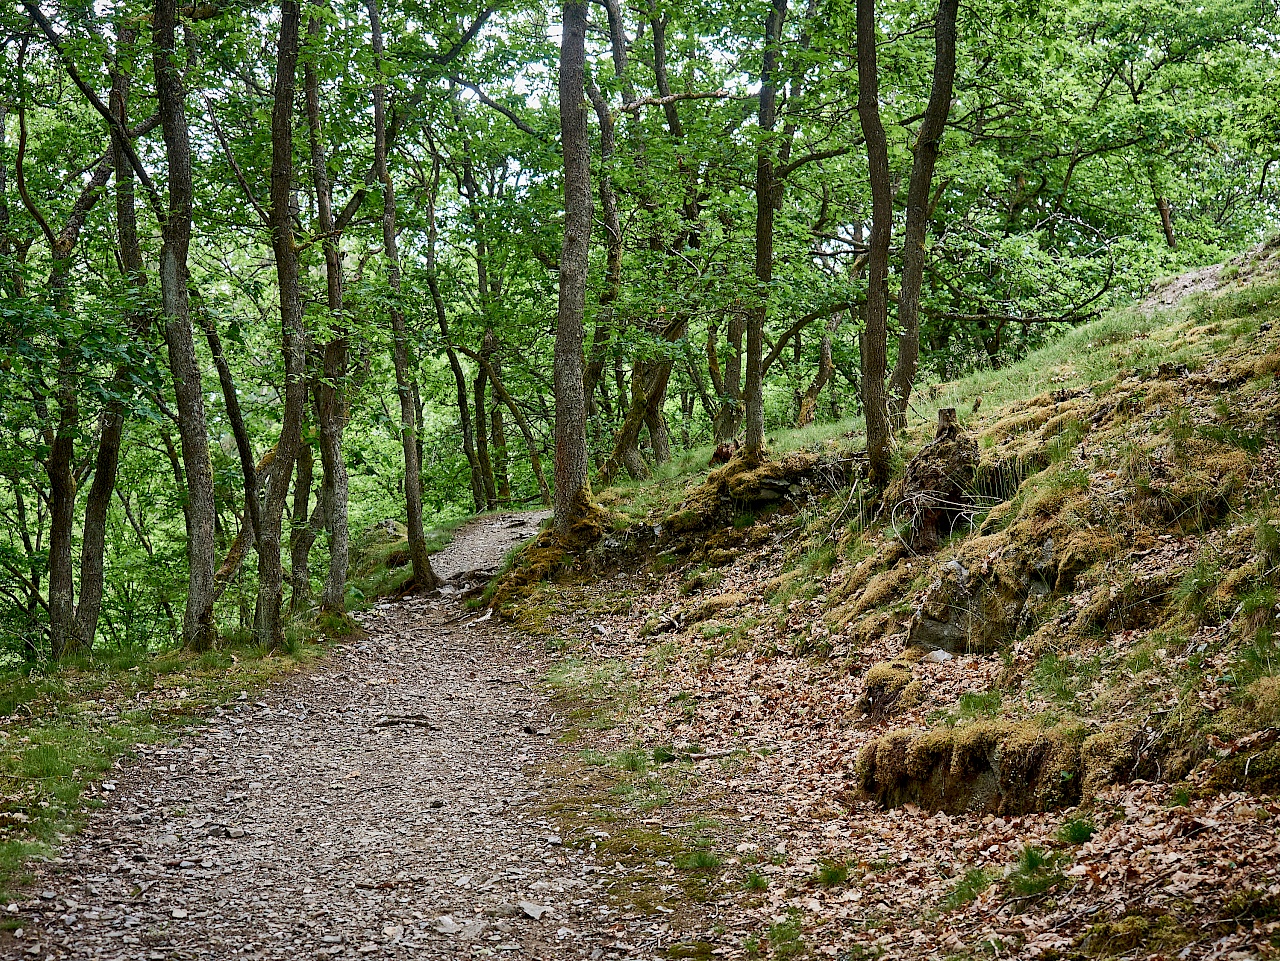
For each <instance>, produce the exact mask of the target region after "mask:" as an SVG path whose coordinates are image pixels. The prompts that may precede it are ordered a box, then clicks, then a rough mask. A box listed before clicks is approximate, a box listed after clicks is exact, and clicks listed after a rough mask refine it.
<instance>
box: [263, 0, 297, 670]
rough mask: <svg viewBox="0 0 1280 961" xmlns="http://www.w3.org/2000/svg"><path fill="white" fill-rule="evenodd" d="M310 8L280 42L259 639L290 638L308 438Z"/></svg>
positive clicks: (290, 16) (284, 10) (287, 15)
mask: <svg viewBox="0 0 1280 961" xmlns="http://www.w3.org/2000/svg"><path fill="white" fill-rule="evenodd" d="M301 21H302V7H301V5H300V4H299V3H298V0H284V2H283V3H282V4H281V6H280V42H279V47H278V51H277V58H276V80H275V96H274V99H275V103H274V107H273V109H272V114H271V209H270V211H269V214H270V223H271V248H272V251H273V252H274V253H275V261H276V282H277V285H278V286H279V289H280V342H281V351H282V353H283V354H284V377H285V384H284V413H283V416H282V422H281V425H280V440H279V442H278V443H277V444H276V458H275V461H274V462H272V464H271V470H270V472H269V474H268V475H267V496H266V500H265V501H264V503H263V505H262V513H261V524H262V526H261V528H260V529H259V531H258V612H257V623H256V624H255V627H254V635H255V637H256V638H257V641H258V643H259V644H261V645H262V646H263V647H267V648H279V647H281V646H282V645H283V644H284V626H283V619H282V617H281V608H282V606H283V603H284V565H283V564H282V562H281V556H280V554H281V539H282V530H281V528H282V527H283V522H284V507H285V503H286V501H287V500H288V496H289V477H290V475H291V474H292V473H293V464H294V458H295V457H296V456H297V452H298V446H299V443H300V441H301V438H302V416H303V411H304V410H305V409H306V403H307V381H306V335H305V332H304V330H303V326H302V282H301V277H300V275H299V266H298V248H297V246H296V245H295V243H294V238H293V216H292V214H291V213H290V210H289V206H290V201H291V200H292V198H293V100H294V92H295V87H296V83H295V75H296V72H297V66H298V50H299V32H300V31H299V27H300V24H301Z"/></svg>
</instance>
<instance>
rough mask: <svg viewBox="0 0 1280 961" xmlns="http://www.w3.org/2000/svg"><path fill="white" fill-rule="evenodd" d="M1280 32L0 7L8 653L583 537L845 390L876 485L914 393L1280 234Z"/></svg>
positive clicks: (53, 648)
mask: <svg viewBox="0 0 1280 961" xmlns="http://www.w3.org/2000/svg"><path fill="white" fill-rule="evenodd" d="M1276 23H1277V19H1276V10H1275V9H1274V5H1272V4H1269V3H1258V2H1256V0H1248V2H1246V0H1206V2H1204V3H1201V4H1199V5H1197V6H1194V7H1188V6H1186V5H1185V4H1180V3H1175V2H1172V0H1072V2H1067V3H1053V4H1051V3H1045V2H1037V0H1030V2H1010V0H966V2H963V3H959V4H957V3H956V2H955V0H940V2H934V0H928V2H923V3H922V2H916V0H879V2H875V3H872V2H871V0H856V2H853V0H805V2H804V3H795V4H792V3H788V2H787V0H768V2H752V3H748V4H738V5H729V4H715V3H670V2H666V0H635V2H633V3H631V4H628V5H624V4H622V3H621V2H620V0H598V2H594V3H591V4H577V3H568V4H566V6H565V7H564V9H563V10H561V9H560V8H558V7H548V6H545V5H538V4H531V3H526V2H522V0H515V2H511V3H504V4H498V5H493V6H489V7H486V8H483V9H477V8H475V7H472V6H467V5H461V4H455V3H452V2H432V3H420V2H417V0H365V2H363V3H354V4H353V3H344V2H343V0H309V2H305V3H302V2H297V0H288V2H283V3H280V4H278V5H274V6H273V5H266V6H260V5H253V4H246V3H241V2H234V0H232V2H226V0H214V2H212V3H208V4H195V5H190V6H185V5H180V4H178V3H177V2H176V0H154V2H153V3H152V2H133V0H120V2H114V0H112V2H106V3H102V4H97V5H93V4H82V3H76V2H70V0H23V2H22V3H21V4H19V5H16V6H10V7H9V8H8V9H7V10H5V11H4V12H3V13H0V33H3V36H4V45H3V51H4V52H3V56H2V57H0V71H2V72H3V77H2V78H0V79H2V81H3V93H0V348H2V349H0V354H2V357H0V435H2V437H3V439H2V440H0V518H2V521H3V523H2V525H0V625H2V626H3V633H2V634H0V637H2V638H3V640H2V641H0V643H2V644H3V645H4V647H5V649H6V650H8V651H9V655H8V656H11V657H15V658H18V657H39V656H44V655H45V654H51V655H52V656H54V657H61V656H64V655H66V654H69V653H75V652H77V651H85V650H89V649H91V648H93V646H94V645H95V644H103V643H111V644H116V645H144V646H153V647H154V646H162V645H165V644H170V643H185V644H187V645H188V646H192V647H195V648H201V647H208V646H212V645H214V644H216V643H218V637H219V635H220V634H226V633H229V632H234V631H238V630H239V631H244V632H246V633H252V634H253V635H254V636H256V638H257V639H258V640H259V641H260V642H262V643H264V644H266V645H279V644H282V643H284V642H285V627H286V625H287V623H288V622H289V620H290V618H304V617H311V616H312V615H313V614H314V613H316V612H320V613H323V614H324V615H326V616H329V617H335V618H338V619H341V618H342V617H343V616H344V612H345V610H346V609H347V607H348V606H349V605H350V604H352V603H353V602H356V601H358V600H359V598H358V597H357V596H355V594H354V593H353V591H354V590H355V587H354V585H353V583H352V582H351V581H350V579H349V569H350V565H351V559H350V558H351V544H352V543H353V542H358V541H359V539H360V538H361V537H363V536H365V535H366V533H367V532H368V531H370V530H372V529H374V528H375V527H376V526H377V525H378V524H379V523H381V522H384V521H388V520H390V521H392V522H393V523H394V522H407V540H408V553H409V568H410V572H411V576H412V577H413V578H414V580H415V581H416V582H417V583H418V584H419V585H420V586H430V585H432V584H433V583H434V578H435V575H434V573H433V572H432V571H431V567H430V561H429V557H428V554H427V549H426V542H425V535H424V519H425V523H427V526H429V522H431V521H432V520H433V519H434V520H442V519H447V518H450V517H457V516H460V515H463V514H466V513H469V512H472V511H478V510H485V509H492V508H495V507H498V506H502V505H509V504H522V503H544V504H550V503H551V502H552V499H553V497H556V496H557V495H562V497H561V499H560V501H559V502H558V504H557V521H558V522H560V523H561V524H562V526H565V527H567V525H568V523H569V522H570V521H571V519H572V515H574V514H575V513H581V512H582V511H587V510H590V498H591V493H590V492H591V489H592V486H593V485H594V486H595V487H597V488H598V487H600V486H602V485H607V484H608V483H611V482H612V481H613V480H614V479H615V478H618V477H620V476H622V475H624V474H628V475H631V476H633V477H637V478H638V477H643V476H646V475H647V474H648V473H649V472H650V471H652V470H654V469H655V468H657V467H659V466H660V465H661V464H662V463H664V462H665V461H667V460H669V459H670V458H671V457H672V456H673V451H677V452H678V451H680V450H682V449H683V450H690V449H694V448H699V447H705V446H708V445H711V444H724V443H731V442H734V441H735V440H736V439H737V438H738V437H739V436H740V435H742V436H743V438H744V440H745V445H746V453H747V454H749V455H750V456H753V457H767V456H768V453H767V438H768V432H769V431H770V430H772V429H775V428H777V427H779V426H782V425H791V424H796V423H800V424H804V423H808V422H811V421H813V420H815V419H820V420H830V421H838V420H844V419H848V420H849V421H850V429H851V430H855V431H857V432H859V433H861V432H863V431H866V433H867V435H868V438H869V441H870V444H869V447H870V453H871V455H872V461H873V463H872V479H873V480H875V479H877V478H879V479H880V480H881V481H882V480H883V477H884V476H885V475H884V473H883V471H881V472H877V470H876V463H877V458H880V459H881V460H880V463H881V466H883V458H885V457H887V456H888V452H889V450H890V448H891V446H892V431H893V430H895V429H896V428H897V427H899V426H900V425H901V423H902V422H903V418H905V417H906V416H907V414H908V412H909V411H910V409H911V404H912V398H913V396H916V397H918V394H913V388H914V387H918V386H919V385H920V384H921V383H923V382H926V381H933V382H937V381H945V380H949V379H952V378H955V377H957V376H959V375H960V374H961V373H964V372H966V371H968V370H971V369H973V368H976V367H983V366H987V367H999V366H1001V365H1004V364H1007V363H1009V362H1010V361H1012V360H1014V359H1016V358H1018V357H1019V356H1021V355H1022V354H1023V353H1025V352H1026V351H1027V350H1028V349H1029V348H1031V347H1033V346H1036V345H1038V344H1040V343H1041V342H1043V341H1044V339H1045V338H1047V337H1049V336H1052V335H1053V334H1054V333H1055V332H1058V331H1061V330H1062V329H1063V328H1064V327H1066V326H1069V325H1072V324H1077V323H1080V322H1081V321H1083V320H1086V319H1088V318H1091V317H1093V316H1095V315H1096V314H1097V313H1098V312H1099V311H1100V310H1102V309H1104V308H1105V307H1108V306H1110V305H1113V304H1115V303H1119V302H1123V301H1125V300H1127V299H1130V298H1132V297H1133V296H1134V294H1135V293H1136V292H1138V291H1141V290H1143V289H1144V288H1145V287H1146V286H1147V285H1149V283H1150V282H1151V281H1152V280H1153V279H1154V278H1156V277H1157V276H1161V275H1166V274H1170V273H1174V272H1176V271H1178V270H1181V269H1184V268H1188V267H1193V266H1197V265H1200V264H1205V263H1210V262H1214V261H1217V260H1220V259H1222V258H1223V256H1224V255H1225V254H1227V253H1230V252H1233V251H1236V250H1239V249H1241V248H1243V247H1244V246H1246V245H1248V244H1250V243H1252V242H1253V241H1255V240H1256V239H1258V238H1259V237H1260V236H1262V235H1263V234H1264V233H1265V232H1266V231H1267V230H1269V229H1271V228H1272V227H1273V226H1274V224H1275V221H1276V216H1277V199H1278V196H1280V195H1278V193H1277V188H1276V183H1277V173H1276V171H1275V170H1274V169H1273V168H1274V167H1275V166H1276V164H1277V160H1280V108H1278V107H1277V104H1278V103H1280V72H1278V71H1277V66H1276V64H1277V62H1278V60H1277V50H1276V45H1277V37H1276ZM570 41H574V42H570ZM566 68H567V69H566ZM566 91H568V93H566ZM557 485H559V489H558V490H557ZM570 488H572V489H570ZM313 555H314V558H313ZM321 559H322V560H321ZM286 594H287V595H288V596H287V597H286Z"/></svg>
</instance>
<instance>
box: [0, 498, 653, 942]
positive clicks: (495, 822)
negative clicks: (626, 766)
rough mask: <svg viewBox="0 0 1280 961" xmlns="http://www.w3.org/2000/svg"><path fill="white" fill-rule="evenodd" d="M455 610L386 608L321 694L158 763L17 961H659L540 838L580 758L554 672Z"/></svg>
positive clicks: (339, 662) (527, 530)
mask: <svg viewBox="0 0 1280 961" xmlns="http://www.w3.org/2000/svg"><path fill="white" fill-rule="evenodd" d="M541 516H542V515H504V516H498V517H492V518H485V519H483V520H481V521H479V522H477V523H476V524H473V525H472V526H471V527H469V528H467V529H464V530H463V531H460V532H459V535H458V538H457V539H456V541H455V543H454V545H453V546H451V548H449V549H448V550H446V551H444V552H442V553H441V554H440V555H437V557H436V559H435V563H436V567H437V571H438V573H440V574H441V575H442V576H444V577H454V578H456V579H457V580H461V581H463V582H465V581H466V577H465V574H466V572H468V571H472V570H475V569H485V568H493V567H496V566H497V565H498V564H499V563H500V562H501V559H502V556H503V554H504V553H505V552H506V550H507V549H509V547H510V546H511V545H512V544H514V543H517V542H519V541H520V540H522V539H524V538H526V537H528V536H530V535H531V534H532V533H533V532H534V530H535V529H536V524H537V522H538V520H540V519H541ZM459 575H461V577H459ZM456 582H457V581H456V580H455V583H456ZM450 590H453V592H454V593H456V590H457V589H456V588H449V587H447V588H446V590H445V592H444V593H443V594H436V595H433V596H431V597H419V598H408V599H405V600H403V601H397V602H389V603H383V604H380V605H379V606H378V607H377V608H375V609H374V610H373V611H370V612H368V613H367V614H366V615H364V616H363V617H362V620H363V623H364V624H365V626H366V627H367V629H368V631H369V636H368V637H367V638H366V639H365V640H362V641H357V642H353V643H351V644H349V645H346V646H344V647H342V648H341V649H339V650H337V651H336V652H335V653H334V654H333V655H332V656H331V657H330V658H328V659H327V661H326V662H325V663H324V664H323V665H322V666H321V667H320V668H319V669H318V670H317V671H316V672H315V673H314V674H313V675H311V676H309V677H300V678H295V679H294V680H292V681H291V682H288V683H285V684H282V685H279V686H277V687H275V688H273V689H272V690H271V691H270V692H268V693H267V694H265V695H263V696H262V699H261V700H251V699H249V697H248V696H247V695H246V696H244V697H243V698H242V699H241V700H240V701H239V702H236V703H233V704H232V705H230V706H228V707H226V708H222V709H219V710H218V711H217V712H216V714H215V716H213V717H211V718H210V719H209V721H208V723H207V725H205V726H204V727H202V728H200V729H198V730H196V731H194V732H193V733H192V734H191V735H190V736H188V737H185V738H183V739H182V740H181V741H178V742H175V743H172V744H170V745H167V746H152V747H145V748H141V749H140V750H139V758H138V759H137V760H136V761H130V762H127V763H124V764H123V765H121V767H120V770H119V771H117V772H114V778H113V780H110V781H107V782H104V783H103V784H102V785H101V794H102V796H103V799H104V801H105V804H104V806H103V808H102V809H101V810H100V811H99V812H98V813H97V814H96V815H95V816H94V817H93V818H92V819H91V821H90V822H89V824H88V825H87V826H86V828H85V830H84V831H83V832H82V833H81V834H79V835H78V836H75V837H72V838H69V839H67V841H66V843H65V845H64V847H63V849H62V851H61V856H60V857H58V858H57V859H55V860H53V861H51V862H49V863H47V864H44V865H42V866H40V867H39V869H38V871H37V879H36V883H35V885H34V886H33V888H32V889H31V892H30V895H29V900H27V901H24V902H20V903H17V904H16V905H9V906H8V908H7V912H8V916H9V917H10V918H14V916H16V918H17V919H19V920H20V922H21V923H22V925H23V926H22V929H21V930H20V931H17V932H13V933H12V934H10V933H7V932H6V933H3V934H0V957H4V958H25V957H38V958H106V959H126V958H127V959H146V961H152V959H157V961H158V959H168V958H173V959H180V958H190V959H196V958H223V957H236V958H325V957H340V958H345V957H370V958H393V957H394V958H403V957H420V958H472V957H474V958H480V957H506V958H525V957H528V958H565V959H570V958H602V957H619V956H622V955H626V954H631V955H633V956H634V955H637V954H643V955H645V956H651V955H653V954H657V953H659V950H660V949H658V947H657V944H656V940H657V939H660V938H661V937H662V932H661V931H658V930H656V929H650V930H649V931H648V934H647V935H646V931H644V930H636V929H635V928H634V927H632V925H628V924H627V923H626V922H625V921H619V919H618V918H617V917H616V916H615V915H614V913H613V909H612V908H611V907H610V905H609V903H608V901H607V899H606V898H605V897H604V895H603V893H602V888H603V886H604V884H605V876H606V875H605V872H604V871H602V870H601V869H600V867H599V866H597V865H596V864H594V863H593V862H592V860H591V858H590V856H589V855H587V854H584V853H582V852H580V851H578V850H576V849H573V848H570V847H566V846H564V845H562V844H561V841H560V838H559V837H558V836H557V835H556V834H555V830H554V828H553V827H552V825H551V822H550V821H549V820H546V819H544V818H543V817H542V816H541V814H540V811H541V810H543V809H544V805H545V803H546V802H547V801H548V800H549V799H551V798H553V797H554V796H555V789H556V784H555V782H554V780H553V779H551V778H549V777H548V776H546V775H545V773H544V772H545V770H546V768H545V766H546V765H547V764H548V763H550V762H553V761H554V760H555V759H556V757H557V756H558V755H559V754H560V752H562V751H564V750H566V749H565V748H563V747H562V746H560V745H559V743H558V742H557V739H556V737H555V732H556V728H557V725H556V718H555V717H554V715H553V714H552V713H551V711H550V708H549V706H548V703H547V700H546V698H545V697H544V696H543V695H542V694H541V693H540V691H539V688H538V685H537V683H536V679H537V678H538V676H539V675H540V673H541V671H542V670H544V669H545V658H546V655H545V654H544V653H543V651H542V649H541V647H540V646H538V645H537V643H536V642H534V641H530V640H528V639H526V638H523V637H521V636H519V635H517V634H515V633H513V632H511V631H509V630H507V629H506V628H503V627H502V626H500V625H499V624H498V623H497V621H496V620H494V619H488V618H483V617H481V616H479V615H477V614H474V613H472V612H469V611H467V610H465V609H464V608H463V607H461V606H460V605H459V604H457V603H456V600H455V599H454V598H453V596H452V594H451V593H450ZM608 867H612V866H611V865H610V866H608ZM11 923H12V922H11ZM634 923H635V921H634V917H633V919H632V924H634ZM629 927H632V930H631V931H628V930H627V929H628V928H629ZM646 936H647V937H649V944H650V945H652V949H650V948H647V947H645V946H644V939H645V937H646Z"/></svg>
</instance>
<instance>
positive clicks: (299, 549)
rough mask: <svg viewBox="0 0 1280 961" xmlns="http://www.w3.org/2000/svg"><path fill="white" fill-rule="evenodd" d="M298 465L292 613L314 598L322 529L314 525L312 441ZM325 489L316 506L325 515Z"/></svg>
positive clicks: (291, 570)
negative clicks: (315, 550)
mask: <svg viewBox="0 0 1280 961" xmlns="http://www.w3.org/2000/svg"><path fill="white" fill-rule="evenodd" d="M296 460H297V465H296V467H295V470H294V481H293V511H292V514H291V516H290V521H289V580H290V582H291V584H290V587H291V590H290V591H289V613H290V615H295V616H296V615H298V614H300V613H302V611H303V609H304V608H306V606H307V604H308V603H309V602H310V600H311V548H312V546H313V545H314V544H315V542H316V533H317V530H318V528H317V527H316V526H315V525H313V524H312V517H311V512H310V507H311V489H312V486H313V482H314V478H315V457H314V455H313V454H312V453H311V445H310V444H302V445H300V446H299V447H298V456H297V458H296ZM324 497H325V494H324V491H323V489H322V490H321V493H320V497H319V498H318V499H317V504H316V508H317V510H318V511H320V515H319V516H318V517H317V518H315V520H316V521H317V522H319V521H320V518H321V517H323V502H324Z"/></svg>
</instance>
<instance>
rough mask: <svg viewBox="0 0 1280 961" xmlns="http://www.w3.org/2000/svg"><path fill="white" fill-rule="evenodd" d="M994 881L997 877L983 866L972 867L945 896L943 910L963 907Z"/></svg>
mask: <svg viewBox="0 0 1280 961" xmlns="http://www.w3.org/2000/svg"><path fill="white" fill-rule="evenodd" d="M994 883H995V877H994V876H992V874H991V873H989V872H988V871H984V870H983V869H982V868H970V869H969V870H968V871H966V872H965V873H964V876H963V877H961V878H960V880H959V881H957V882H956V886H955V887H954V888H953V889H952V891H951V893H950V894H948V895H947V896H946V897H945V898H943V900H942V910H944V911H954V910H955V909H956V908H959V907H963V906H964V905H966V904H968V903H969V902H970V901H973V900H974V899H975V898H977V897H978V895H980V894H982V893H983V892H984V891H986V890H987V889H988V888H990V887H991V885H992V884H994Z"/></svg>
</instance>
